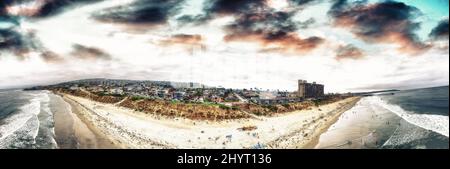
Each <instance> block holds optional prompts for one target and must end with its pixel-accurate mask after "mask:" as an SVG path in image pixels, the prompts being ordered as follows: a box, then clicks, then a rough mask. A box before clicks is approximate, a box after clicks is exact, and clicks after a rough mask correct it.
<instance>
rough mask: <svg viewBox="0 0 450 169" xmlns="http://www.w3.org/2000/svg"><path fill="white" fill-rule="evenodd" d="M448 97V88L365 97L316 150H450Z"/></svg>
mask: <svg viewBox="0 0 450 169" xmlns="http://www.w3.org/2000/svg"><path fill="white" fill-rule="evenodd" d="M391 93H393V94H391ZM448 96H449V91H448V86H444V87H433V88H425V89H414V90H403V91H397V92H389V93H380V94H378V95H374V96H367V97H363V98H362V99H361V100H360V101H359V102H358V103H357V104H356V105H355V106H354V107H353V108H351V109H350V110H348V111H346V112H344V113H343V115H342V116H341V117H340V118H339V120H338V121H337V122H336V123H335V124H334V125H332V126H331V127H330V128H329V129H328V131H326V132H325V133H324V134H322V135H321V136H320V138H319V143H318V145H317V146H316V148H382V149H448V148H449V141H448V136H449V116H448V114H449V107H448V106H449V100H448Z"/></svg>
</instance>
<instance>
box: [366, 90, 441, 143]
mask: <svg viewBox="0 0 450 169" xmlns="http://www.w3.org/2000/svg"><path fill="white" fill-rule="evenodd" d="M367 100H368V101H369V102H370V103H371V104H376V105H379V106H381V107H383V108H385V109H387V110H389V111H391V112H393V113H395V114H396V115H397V116H399V117H401V118H402V119H404V120H405V121H407V122H409V123H411V124H413V125H416V126H418V127H421V128H424V129H427V130H431V131H434V132H436V133H439V134H441V135H444V136H446V137H448V136H449V117H448V116H443V115H434V114H417V113H414V112H410V111H406V110H404V109H402V108H401V107H400V106H398V105H393V104H390V103H388V102H386V101H385V100H382V99H381V97H379V96H372V97H369V98H367Z"/></svg>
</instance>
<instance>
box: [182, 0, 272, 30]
mask: <svg viewBox="0 0 450 169" xmlns="http://www.w3.org/2000/svg"><path fill="white" fill-rule="evenodd" d="M203 5H204V7H203V14H198V15H183V16H180V17H178V18H177V21H179V22H180V23H181V24H195V25H200V24H204V23H206V22H207V21H210V20H211V19H214V18H216V17H218V16H223V15H236V14H243V13H248V12H251V11H258V10H262V9H265V8H266V7H267V6H266V1H265V0H211V1H205V3H204V4H203Z"/></svg>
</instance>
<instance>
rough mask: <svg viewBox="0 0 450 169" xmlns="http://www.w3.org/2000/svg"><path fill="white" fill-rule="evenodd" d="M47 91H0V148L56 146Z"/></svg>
mask: <svg viewBox="0 0 450 169" xmlns="http://www.w3.org/2000/svg"><path fill="white" fill-rule="evenodd" d="M49 94H50V93H49V92H48V91H21V90H9V91H0V149H2V148H3V149H5V148H10V149H13V148H27V149H34V148H36V149H38V148H42V149H50V148H56V147H57V143H56V141H55V132H54V121H53V113H52V112H51V109H50V97H49Z"/></svg>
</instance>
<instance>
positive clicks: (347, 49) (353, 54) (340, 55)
mask: <svg viewBox="0 0 450 169" xmlns="http://www.w3.org/2000/svg"><path fill="white" fill-rule="evenodd" d="M363 57H364V53H363V52H362V51H361V49H359V48H357V47H355V46H353V45H345V46H339V48H338V49H337V51H336V59H337V60H341V59H354V60H357V59H361V58H363Z"/></svg>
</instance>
